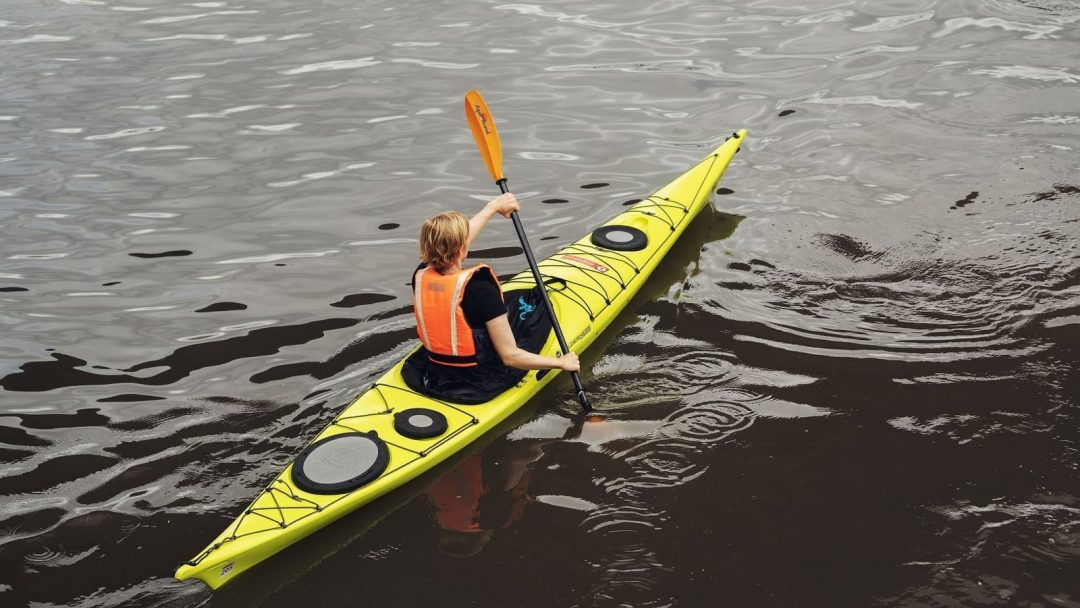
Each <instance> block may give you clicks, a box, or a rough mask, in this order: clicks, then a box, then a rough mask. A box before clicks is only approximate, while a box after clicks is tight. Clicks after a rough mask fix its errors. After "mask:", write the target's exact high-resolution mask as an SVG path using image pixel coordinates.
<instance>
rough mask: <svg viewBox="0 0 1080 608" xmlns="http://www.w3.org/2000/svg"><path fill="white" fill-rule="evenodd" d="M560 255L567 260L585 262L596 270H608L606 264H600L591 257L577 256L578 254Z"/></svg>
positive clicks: (584, 263)
mask: <svg viewBox="0 0 1080 608" xmlns="http://www.w3.org/2000/svg"><path fill="white" fill-rule="evenodd" d="M559 257H561V258H562V259H564V260H567V261H569V262H577V263H578V264H583V265H585V266H588V267H589V268H592V269H593V270H595V271H596V272H607V271H608V267H607V266H604V265H603V264H598V263H596V262H594V261H592V260H590V259H587V258H583V257H580V256H576V255H563V256H559Z"/></svg>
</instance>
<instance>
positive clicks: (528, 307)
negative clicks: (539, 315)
mask: <svg viewBox="0 0 1080 608" xmlns="http://www.w3.org/2000/svg"><path fill="white" fill-rule="evenodd" d="M518 310H520V311H521V314H519V315H518V319H521V320H522V321H524V320H525V318H526V317H528V316H529V315H531V314H532V311H534V310H536V305H534V304H529V303H528V302H526V301H525V296H521V297H519V298H518Z"/></svg>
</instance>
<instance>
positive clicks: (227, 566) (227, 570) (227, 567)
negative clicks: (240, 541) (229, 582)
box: [220, 562, 236, 577]
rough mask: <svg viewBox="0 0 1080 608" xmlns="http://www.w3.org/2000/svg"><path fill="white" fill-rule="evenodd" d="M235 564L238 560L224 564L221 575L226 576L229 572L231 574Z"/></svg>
mask: <svg viewBox="0 0 1080 608" xmlns="http://www.w3.org/2000/svg"><path fill="white" fill-rule="evenodd" d="M235 564H236V562H229V563H227V564H225V565H224V566H222V567H221V574H220V576H221V577H225V576H226V575H228V574H229V573H230V572H232V569H233V566H234V565H235Z"/></svg>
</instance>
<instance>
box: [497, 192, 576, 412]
mask: <svg viewBox="0 0 1080 608" xmlns="http://www.w3.org/2000/svg"><path fill="white" fill-rule="evenodd" d="M495 183H496V184H498V186H499V190H501V191H502V193H503V194H506V193H508V192H510V189H509V188H507V187H506V178H505V177H504V178H502V179H500V180H499V181H497V182H495ZM510 219H511V220H512V221H513V222H514V230H516V231H517V235H518V239H519V240H520V241H521V247H522V249H524V250H525V259H526V260H528V261H529V269H530V270H532V274H533V279H534V280H536V286H537V288H539V291H540V299H541V301H543V303H544V308H545V309H546V310H547V314H548V319H551V328H552V329H554V330H555V339H557V340H558V341H559V348H561V349H562V352H563V354H566V353H568V352H570V347H569V346H567V345H566V338H564V337H563V333H562V329H561V328H560V327H559V320H558V319H556V318H555V309H554V308H552V307H551V300H549V299H548V295H547V288H546V287H544V278H543V277H542V276H541V275H540V267H539V266H537V265H536V258H535V257H534V256H533V252H532V247H529V238H528V237H527V236H525V227H524V226H522V225H521V218H519V217H518V212H517V211H514V212H513V213H511V214H510ZM570 378H571V379H573V381H574V388H575V389H577V398H578V401H580V402H581V408H582V409H583V410H585V413H586V414H588V413H589V412H590V411H592V404H590V403H589V398H588V397H587V396H586V395H585V387H584V386H583V385H582V384H581V376H579V375H578V373H577V372H570Z"/></svg>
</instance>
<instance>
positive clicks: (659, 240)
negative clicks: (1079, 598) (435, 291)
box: [176, 130, 746, 589]
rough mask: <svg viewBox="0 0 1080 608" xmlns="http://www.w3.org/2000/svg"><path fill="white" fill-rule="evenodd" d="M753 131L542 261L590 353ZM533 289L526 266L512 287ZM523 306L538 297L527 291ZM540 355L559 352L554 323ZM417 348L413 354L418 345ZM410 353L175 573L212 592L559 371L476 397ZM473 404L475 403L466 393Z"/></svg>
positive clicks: (568, 331) (474, 430) (391, 484)
mask: <svg viewBox="0 0 1080 608" xmlns="http://www.w3.org/2000/svg"><path fill="white" fill-rule="evenodd" d="M745 137H746V131H745V130H742V131H739V132H737V133H734V134H732V136H731V137H729V138H728V139H727V140H726V141H725V142H724V143H723V144H722V145H721V146H720V147H718V148H717V149H716V150H714V151H713V152H712V153H711V154H709V155H708V156H707V157H705V158H704V159H703V160H702V161H701V162H699V163H698V164H697V165H695V166H694V167H692V168H691V169H690V170H688V171H686V172H685V173H683V174H682V175H680V176H679V177H677V178H676V179H675V180H674V181H672V182H671V183H669V184H668V185H666V186H664V187H663V188H661V189H660V190H658V191H657V192H656V193H655V194H653V195H652V196H650V197H648V198H646V199H644V200H642V201H640V202H638V203H636V204H634V205H632V206H630V207H627V208H626V209H625V210H624V211H623V212H622V213H620V214H619V215H617V216H616V217H615V218H613V219H612V220H611V221H609V222H607V223H606V224H604V225H603V226H601V227H599V228H597V229H596V230H595V231H593V232H592V233H591V234H588V235H586V236H584V237H583V238H581V239H579V240H578V241H576V242H574V243H572V244H570V245H567V246H566V247H563V248H562V249H560V250H559V251H558V252H556V253H555V254H553V255H551V256H550V257H548V258H546V259H544V260H541V261H540V262H539V268H540V272H541V274H542V276H543V277H544V283H545V286H546V289H547V292H548V297H549V299H550V301H551V304H552V307H553V309H554V312H555V314H556V317H557V318H558V320H559V324H560V325H561V327H562V331H563V335H564V336H565V337H566V339H567V342H568V344H569V347H570V349H571V350H572V351H574V352H576V353H581V352H582V351H584V350H585V349H586V348H587V347H588V346H589V345H590V344H592V342H593V341H594V340H596V338H597V337H598V336H599V335H600V334H601V333H602V332H603V331H604V330H605V329H606V328H607V327H608V325H610V324H611V323H612V321H613V320H614V319H615V318H616V316H617V315H618V314H619V312H621V311H622V310H623V308H625V307H626V305H627V303H628V302H629V301H630V299H631V298H632V297H633V296H634V295H635V294H636V293H637V292H638V290H639V289H640V288H641V286H642V285H643V284H644V283H645V281H646V279H647V278H648V277H649V275H650V274H651V273H652V271H653V270H654V269H655V268H656V267H657V266H658V265H659V264H660V262H661V260H663V258H664V256H665V254H667V252H668V251H669V250H670V249H671V247H672V245H674V244H675V242H676V241H677V240H678V238H679V237H680V236H681V235H682V233H683V232H684V231H685V229H686V227H687V226H688V225H689V224H690V222H691V221H692V220H693V219H694V217H696V216H697V215H698V213H700V212H701V210H702V209H704V208H705V206H706V205H707V204H708V202H709V200H710V199H711V195H712V194H713V191H714V190H715V188H716V184H717V183H718V182H719V181H720V177H721V176H722V175H723V173H724V171H725V170H726V169H727V167H728V164H729V163H730V162H731V159H732V157H733V156H734V155H735V153H736V152H737V151H738V149H739V146H740V145H741V144H742V142H743V139H744V138H745ZM535 286H536V282H535V280H534V279H533V275H532V273H531V272H530V271H529V270H525V271H523V272H521V273H519V274H517V275H515V276H514V277H512V278H510V279H509V280H507V281H505V282H504V283H503V290H504V292H506V293H507V294H510V293H517V291H518V290H529V289H532V288H534V287H535ZM522 306H524V307H525V308H523V309H520V310H521V311H522V312H521V313H518V312H517V309H515V311H514V314H522V315H523V316H524V315H525V314H528V313H529V312H531V310H532V306H530V305H528V304H527V303H525V301H524V300H522ZM545 335H546V339H543V338H544V336H541V338H542V339H541V340H540V341H539V342H538V348H539V352H541V353H542V354H545V355H550V356H556V355H557V354H558V351H559V346H558V344H557V342H556V340H555V337H554V335H553V333H552V332H550V331H547V332H546V334H545ZM414 354H415V351H414ZM408 363H409V357H406V358H405V359H403V360H402V361H401V362H399V363H398V364H397V365H395V366H394V367H393V368H391V369H390V370H389V371H387V372H386V373H385V374H383V376H382V377H380V378H379V379H378V380H377V381H375V383H374V384H372V386H371V387H370V388H368V390H366V391H365V392H364V393H363V394H361V395H360V396H359V397H358V398H357V399H356V400H355V401H353V402H352V403H351V404H350V405H349V406H348V407H346V408H345V409H344V410H342V412H341V413H340V414H339V415H338V416H337V418H335V419H334V421H333V422H331V423H330V424H329V425H328V426H327V427H326V428H325V429H323V430H322V432H320V433H319V434H318V435H317V436H316V437H315V438H314V439H313V440H312V442H311V443H310V444H309V445H308V446H307V447H306V448H304V450H303V451H302V452H301V453H300V454H299V455H298V456H297V458H296V459H295V460H294V461H293V462H292V463H291V464H289V465H288V466H287V467H285V469H284V470H283V471H282V472H281V473H280V474H279V475H278V476H277V477H276V478H275V479H274V480H273V481H272V482H270V484H269V485H268V486H267V487H266V488H265V489H264V490H263V491H262V493H261V494H259V496H258V497H257V498H255V500H254V501H253V502H252V503H251V505H250V506H248V507H247V508H246V509H245V510H244V511H243V512H242V513H241V514H240V515H239V516H238V517H237V518H236V519H235V520H234V521H233V522H232V523H231V524H230V525H229V526H228V527H226V528H225V530H224V531H222V532H221V534H220V535H218V537H217V538H215V539H214V540H213V541H212V542H211V543H210V544H209V545H208V546H207V547H206V548H205V549H203V550H202V551H201V552H199V554H198V555H196V556H195V557H193V558H192V559H191V560H190V561H188V562H186V563H184V564H183V565H181V566H180V568H179V569H178V570H177V571H176V578H178V579H180V580H186V579H191V578H197V579H199V580H201V581H203V582H204V583H206V584H207V585H209V586H210V587H211V588H212V589H217V588H218V587H221V586H222V585H224V584H226V583H228V582H230V581H232V580H233V579H235V578H236V577H237V576H239V575H240V574H241V573H243V572H244V571H246V570H248V569H250V568H252V567H254V566H255V565H257V564H258V563H259V562H261V561H263V560H265V559H267V558H269V557H270V556H272V555H274V554H275V553H277V552H278V551H281V550H282V549H284V548H286V547H288V546H289V545H291V544H293V543H295V542H297V541H298V540H300V539H302V538H304V537H305V536H307V535H309V534H311V533H313V532H315V531H317V530H319V529H320V528H322V527H324V526H327V525H329V524H330V523H331V522H333V521H334V520H336V519H338V518H340V517H342V516H344V515H346V514H348V513H350V512H352V511H353V510H355V509H357V508H358V507H361V506H363V505H365V504H367V503H370V502H371V501H373V500H375V499H377V498H379V497H380V496H382V495H384V494H386V493H387V492H389V491H391V490H393V489H395V488H397V487H399V486H401V485H403V484H405V483H406V482H408V481H410V480H412V479H414V478H416V477H418V476H419V475H421V474H423V473H425V472H426V471H428V470H430V469H431V468H432V467H434V466H435V465H437V464H438V463H440V462H442V461H443V460H445V459H446V458H448V457H450V456H451V455H453V454H454V453H456V452H458V451H460V450H461V449H462V448H464V447H465V446H467V445H469V444H470V443H472V442H474V441H475V440H477V439H478V438H479V437H481V436H482V435H484V434H485V433H487V432H488V431H490V430H491V429H492V428H493V427H495V426H496V425H498V424H499V423H500V422H502V421H503V420H505V419H506V418H507V417H508V416H510V415H511V414H512V413H513V412H514V411H515V410H517V409H518V408H519V407H521V406H522V405H523V404H524V403H525V402H526V401H528V400H529V399H530V398H532V397H533V395H535V394H536V393H537V392H538V391H539V390H540V389H542V388H543V387H544V386H545V385H547V384H548V383H549V382H551V381H552V379H553V378H555V377H556V376H557V375H558V374H559V373H560V372H559V371H558V370H551V371H547V370H545V371H540V372H535V371H530V372H528V373H526V374H524V376H523V377H521V378H520V379H518V380H517V381H516V384H514V385H513V386H511V387H509V388H507V389H506V390H503V391H502V392H500V393H498V394H497V395H495V396H494V397H492V398H490V399H488V400H485V401H483V402H479V403H475V402H473V403H468V402H463V400H458V401H454V402H452V401H450V400H447V399H445V398H441V399H440V398H435V397H432V396H430V395H426V394H424V393H425V391H424V387H422V386H419V385H418V384H417V379H416V378H415V377H414V376H415V374H411V373H410V371H409V366H408ZM464 401H467V400H464Z"/></svg>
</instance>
